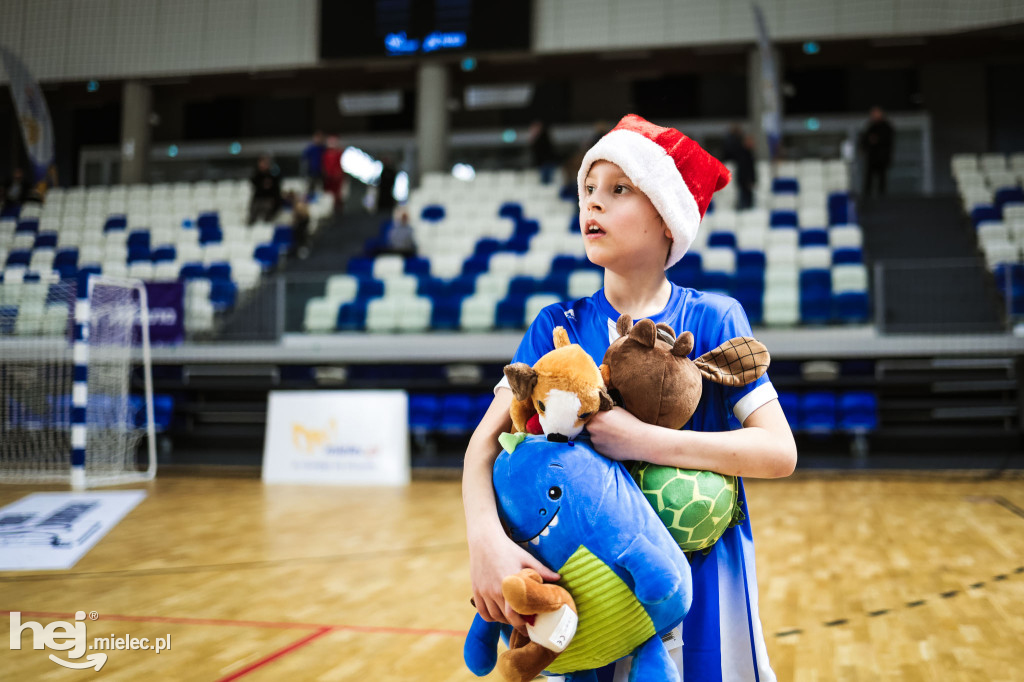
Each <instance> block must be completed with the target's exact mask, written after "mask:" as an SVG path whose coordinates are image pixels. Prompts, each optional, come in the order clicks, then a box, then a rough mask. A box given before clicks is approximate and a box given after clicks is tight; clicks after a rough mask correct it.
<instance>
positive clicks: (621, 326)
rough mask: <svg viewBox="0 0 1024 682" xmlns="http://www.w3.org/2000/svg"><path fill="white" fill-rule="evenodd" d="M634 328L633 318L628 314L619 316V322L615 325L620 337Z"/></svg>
mask: <svg viewBox="0 0 1024 682" xmlns="http://www.w3.org/2000/svg"><path fill="white" fill-rule="evenodd" d="M632 328H633V318H632V317H630V316H629V315H626V314H622V315H619V321H618V322H616V323H615V331H617V332H618V333H619V336H625V335H626V334H628V333H629V330H630V329H632Z"/></svg>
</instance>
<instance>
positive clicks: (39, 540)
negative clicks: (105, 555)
mask: <svg viewBox="0 0 1024 682" xmlns="http://www.w3.org/2000/svg"><path fill="white" fill-rule="evenodd" d="M145 497H146V491H145V490H112V491H105V492H95V493H63V492H61V493H33V494H31V495H27V496H25V497H23V498H21V499H20V500H18V501H17V502H14V503H13V504H9V505H7V506H6V507H3V508H2V509H0V571H40V570H62V569H68V568H71V567H72V566H74V565H75V564H76V563H77V562H78V560H79V559H81V558H82V557H83V556H85V553H86V552H88V551H89V550H90V549H92V546H93V545H95V544H96V543H97V542H99V541H100V538H102V537H103V536H104V535H106V534H107V531H109V530H110V529H111V528H113V527H114V526H116V525H117V522H118V521H120V520H121V519H122V518H124V516H125V515H126V514H127V513H128V512H130V511H131V510H132V509H133V508H134V507H135V505H137V504H138V503H139V502H141V501H142V500H143V499H144V498H145Z"/></svg>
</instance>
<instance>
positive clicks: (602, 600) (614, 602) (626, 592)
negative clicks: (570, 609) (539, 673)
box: [548, 545, 655, 674]
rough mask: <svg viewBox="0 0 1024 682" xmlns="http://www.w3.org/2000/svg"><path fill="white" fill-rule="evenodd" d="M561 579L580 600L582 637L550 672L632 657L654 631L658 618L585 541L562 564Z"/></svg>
mask: <svg viewBox="0 0 1024 682" xmlns="http://www.w3.org/2000/svg"><path fill="white" fill-rule="evenodd" d="M557 570H558V573H559V574H560V575H561V576H562V579H561V580H559V581H558V584H559V585H561V586H562V587H564V588H565V589H566V590H568V591H569V594H571V595H572V598H573V600H574V601H575V602H576V611H577V613H578V614H579V623H578V624H577V626H576V636H575V637H573V640H572V642H571V643H570V644H569V647H568V648H567V649H566V650H565V651H563V652H562V653H561V654H560V655H559V656H558V658H556V659H555V661H554V663H552V664H551V665H550V666H548V671H549V672H552V673H556V674H562V673H567V672H573V671H576V670H591V669H593V668H598V667H600V666H603V665H607V664H608V663H611V662H612V661H617V660H618V659H620V658H622V657H623V656H626V655H627V654H630V653H632V652H633V650H634V649H635V648H636V647H637V646H639V645H640V644H641V643H643V642H646V641H647V640H648V639H650V638H651V637H653V636H654V634H655V629H654V623H653V622H651V618H650V616H648V615H647V611H646V610H644V607H643V605H642V604H641V603H640V601H639V600H637V598H636V595H635V594H633V591H632V590H630V589H629V586H628V585H626V583H624V582H623V581H622V579H621V578H620V577H619V576H617V575H615V572H614V571H612V569H611V568H609V567H608V565H607V564H605V563H604V562H603V561H601V560H600V559H598V558H597V557H596V556H595V555H594V554H592V553H591V552H590V550H588V549H587V548H586V547H583V546H582V545H581V546H580V547H579V548H578V549H577V550H576V551H575V552H574V553H573V555H572V556H571V557H569V560H568V561H566V562H565V565H563V566H562V567H561V568H559V569H557Z"/></svg>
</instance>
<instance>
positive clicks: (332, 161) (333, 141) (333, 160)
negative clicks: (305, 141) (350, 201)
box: [320, 135, 345, 216]
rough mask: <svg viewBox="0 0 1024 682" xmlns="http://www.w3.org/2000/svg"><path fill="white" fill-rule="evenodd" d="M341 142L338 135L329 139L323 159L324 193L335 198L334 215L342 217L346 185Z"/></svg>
mask: <svg viewBox="0 0 1024 682" xmlns="http://www.w3.org/2000/svg"><path fill="white" fill-rule="evenodd" d="M341 152H342V150H341V142H340V141H339V140H338V136H337V135H331V136H330V137H328V138H327V149H325V150H324V154H323V157H322V158H321V164H320V165H321V169H322V170H323V175H324V191H325V192H329V193H330V194H331V196H333V197H334V215H336V216H337V215H341V209H342V201H343V199H342V190H343V189H344V185H345V171H344V170H342V168H341Z"/></svg>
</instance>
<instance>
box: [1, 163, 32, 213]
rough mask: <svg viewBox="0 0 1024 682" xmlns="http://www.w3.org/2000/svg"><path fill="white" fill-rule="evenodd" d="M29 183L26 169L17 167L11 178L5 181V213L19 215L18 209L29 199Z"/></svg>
mask: <svg viewBox="0 0 1024 682" xmlns="http://www.w3.org/2000/svg"><path fill="white" fill-rule="evenodd" d="M29 189H30V186H29V183H28V181H27V180H26V179H25V171H23V170H22V169H20V168H15V169H14V172H13V173H11V177H10V179H8V180H7V182H6V183H4V196H3V212H4V215H17V213H18V209H19V208H20V207H21V205H22V204H23V203H25V200H26V199H28V193H29Z"/></svg>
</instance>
